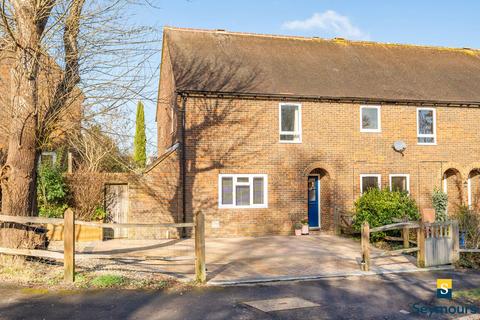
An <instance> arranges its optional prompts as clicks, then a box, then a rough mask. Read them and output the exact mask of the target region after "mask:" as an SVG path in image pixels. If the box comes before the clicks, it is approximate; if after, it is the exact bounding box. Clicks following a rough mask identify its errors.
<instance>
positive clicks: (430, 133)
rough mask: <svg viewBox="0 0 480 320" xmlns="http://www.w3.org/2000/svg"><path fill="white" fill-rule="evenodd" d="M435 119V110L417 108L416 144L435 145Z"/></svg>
mask: <svg viewBox="0 0 480 320" xmlns="http://www.w3.org/2000/svg"><path fill="white" fill-rule="evenodd" d="M436 125H437V124H436V119H435V109H433V108H418V109H417V143H418V144H436V143H437V137H436V134H437V132H436Z"/></svg>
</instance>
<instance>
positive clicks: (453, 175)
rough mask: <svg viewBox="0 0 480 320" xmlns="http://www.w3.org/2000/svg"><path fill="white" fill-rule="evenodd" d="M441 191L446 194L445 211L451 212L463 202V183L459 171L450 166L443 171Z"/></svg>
mask: <svg viewBox="0 0 480 320" xmlns="http://www.w3.org/2000/svg"><path fill="white" fill-rule="evenodd" d="M443 192H445V193H446V194H447V195H448V206H447V213H448V214H453V213H454V212H455V211H456V210H457V209H458V207H460V206H461V205H462V204H463V185H462V176H461V174H460V171H458V170H457V169H454V168H450V169H447V170H446V171H445V172H444V174H443Z"/></svg>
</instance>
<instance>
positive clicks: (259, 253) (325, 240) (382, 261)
mask: <svg viewBox="0 0 480 320" xmlns="http://www.w3.org/2000/svg"><path fill="white" fill-rule="evenodd" d="M77 250H79V251H80V252H83V253H97V254H109V255H113V257H114V258H115V260H102V261H101V262H98V263H101V264H102V268H103V269H112V270H114V269H128V270H136V271H138V272H147V273H151V272H160V273H166V274H171V275H174V276H176V277H178V278H181V279H193V276H194V268H193V266H194V259H193V253H194V242H193V239H185V240H183V239H182V240H163V241H146V240H110V241H104V242H91V243H79V244H78V245H77ZM379 252H381V251H380V250H377V249H374V250H373V251H372V253H379ZM206 259H207V274H208V281H209V283H211V284H232V283H237V282H249V281H260V280H263V281H265V280H273V279H276V280H279V279H283V280H286V279H298V278H309V277H332V276H342V275H355V274H362V272H360V243H359V242H358V241H355V240H353V239H351V238H345V237H338V236H334V235H328V234H318V235H309V236H300V237H295V236H269V237H242V238H210V239H206ZM89 263H90V262H89ZM79 264H82V260H79ZM417 270H418V269H417V267H416V265H415V259H414V258H413V257H412V256H408V255H401V256H395V257H382V258H376V259H372V266H371V273H391V272H400V271H417Z"/></svg>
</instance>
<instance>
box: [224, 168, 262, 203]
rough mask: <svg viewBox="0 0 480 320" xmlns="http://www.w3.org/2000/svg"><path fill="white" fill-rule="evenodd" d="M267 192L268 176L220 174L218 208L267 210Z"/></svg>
mask: <svg viewBox="0 0 480 320" xmlns="http://www.w3.org/2000/svg"><path fill="white" fill-rule="evenodd" d="M267 190H268V177H267V175H266V174H220V175H219V177H218V206H219V208H267V207H268V191H267Z"/></svg>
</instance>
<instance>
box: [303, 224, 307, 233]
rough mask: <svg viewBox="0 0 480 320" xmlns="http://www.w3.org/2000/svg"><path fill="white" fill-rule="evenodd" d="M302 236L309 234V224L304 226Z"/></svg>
mask: <svg viewBox="0 0 480 320" xmlns="http://www.w3.org/2000/svg"><path fill="white" fill-rule="evenodd" d="M302 234H308V224H304V225H303V226H302Z"/></svg>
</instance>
